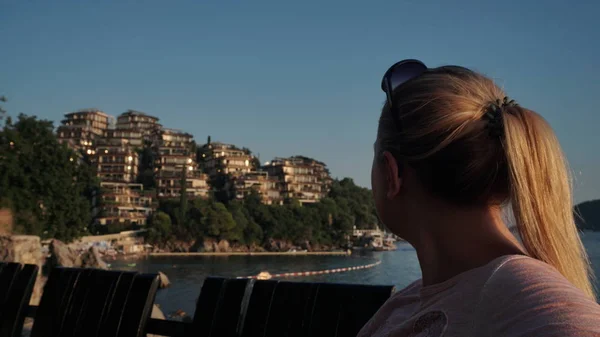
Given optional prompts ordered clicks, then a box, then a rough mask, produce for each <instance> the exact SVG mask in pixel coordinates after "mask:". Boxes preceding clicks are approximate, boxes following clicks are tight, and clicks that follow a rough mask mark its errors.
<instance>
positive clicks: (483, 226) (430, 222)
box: [410, 205, 525, 286]
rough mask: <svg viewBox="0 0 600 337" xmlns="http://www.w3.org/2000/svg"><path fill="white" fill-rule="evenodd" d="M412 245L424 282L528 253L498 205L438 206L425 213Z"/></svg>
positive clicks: (448, 276)
mask: <svg viewBox="0 0 600 337" xmlns="http://www.w3.org/2000/svg"><path fill="white" fill-rule="evenodd" d="M421 214H427V215H426V216H422V217H419V218H418V220H416V221H418V222H419V223H418V224H414V225H411V227H412V228H419V230H418V232H417V233H415V234H416V235H414V237H413V239H412V240H410V241H411V244H413V246H414V247H415V249H416V251H417V256H418V258H419V264H420V265H421V271H422V275H423V285H424V286H428V285H432V284H436V283H440V282H443V281H446V280H448V279H450V278H452V277H454V276H456V275H458V274H460V273H463V272H465V271H467V270H471V269H474V268H477V267H480V266H483V265H485V264H487V263H489V262H490V261H492V260H494V259H496V258H498V257H500V256H503V255H511V254H525V252H524V250H523V249H522V248H521V247H520V245H519V243H518V241H517V240H516V238H515V237H514V236H513V235H512V234H511V233H510V231H509V230H508V228H507V227H506V225H505V224H504V223H503V221H502V217H501V213H500V209H499V208H497V207H481V208H471V209H460V208H456V207H453V206H447V205H443V206H442V205H439V206H438V207H436V210H435V212H431V211H429V212H423V213H421Z"/></svg>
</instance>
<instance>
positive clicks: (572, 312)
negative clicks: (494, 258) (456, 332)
mask: <svg viewBox="0 0 600 337" xmlns="http://www.w3.org/2000/svg"><path fill="white" fill-rule="evenodd" d="M477 306H478V308H477V310H476V312H477V315H478V318H477V325H478V327H479V330H478V331H480V332H484V331H485V332H487V333H488V334H489V333H492V334H493V333H500V332H502V333H504V334H505V335H508V336H513V335H514V336H529V335H531V336H533V335H542V334H543V335H544V336H546V335H548V334H550V335H557V336H558V335H564V336H572V335H577V336H579V335H582V334H583V335H588V333H590V335H592V336H600V305H598V303H596V302H595V301H594V300H592V299H590V298H588V297H587V296H586V295H585V294H584V293H583V292H582V291H581V290H579V289H578V288H576V287H575V286H573V285H572V284H571V283H570V282H569V281H568V280H567V279H565V278H564V277H563V276H562V275H561V274H560V273H559V272H558V271H557V270H556V269H555V268H554V267H552V266H550V265H548V264H546V263H544V262H542V261H539V260H536V259H533V258H530V257H526V256H519V257H512V258H510V259H506V260H505V261H503V262H502V263H501V264H500V265H498V266H497V267H496V268H495V270H494V271H493V273H492V274H491V275H490V277H489V278H488V280H487V282H486V283H485V285H484V287H483V289H482V291H481V295H480V299H479V302H478V304H477ZM509 332H510V333H509Z"/></svg>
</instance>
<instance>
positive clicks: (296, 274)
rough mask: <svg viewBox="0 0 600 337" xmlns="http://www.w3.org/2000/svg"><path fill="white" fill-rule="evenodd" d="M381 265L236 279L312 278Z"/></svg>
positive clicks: (263, 273)
mask: <svg viewBox="0 0 600 337" xmlns="http://www.w3.org/2000/svg"><path fill="white" fill-rule="evenodd" d="M379 264H381V261H377V262H375V263H371V264H365V265H361V266H355V267H347V268H336V269H326V270H315V271H301V272H293V273H281V274H270V273H269V272H267V271H263V272H260V273H259V274H258V275H252V276H238V277H237V278H238V279H243V278H250V279H258V280H268V279H271V278H281V277H299V276H313V275H323V274H334V273H343V272H347V271H354V270H361V269H368V268H373V267H375V266H377V265H379Z"/></svg>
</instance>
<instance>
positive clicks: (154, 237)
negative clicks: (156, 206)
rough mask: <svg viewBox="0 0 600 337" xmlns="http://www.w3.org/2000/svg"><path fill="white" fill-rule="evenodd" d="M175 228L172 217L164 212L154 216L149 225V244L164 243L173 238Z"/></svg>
mask: <svg viewBox="0 0 600 337" xmlns="http://www.w3.org/2000/svg"><path fill="white" fill-rule="evenodd" d="M172 234H173V227H172V223H171V217H170V216H169V215H168V214H167V213H164V212H160V211H158V212H156V213H154V214H152V217H151V218H150V222H149V224H148V234H147V240H148V242H149V243H153V244H156V243H164V242H166V241H168V240H169V239H170V238H171V235H172Z"/></svg>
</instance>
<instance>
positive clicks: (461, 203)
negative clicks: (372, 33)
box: [359, 60, 600, 337]
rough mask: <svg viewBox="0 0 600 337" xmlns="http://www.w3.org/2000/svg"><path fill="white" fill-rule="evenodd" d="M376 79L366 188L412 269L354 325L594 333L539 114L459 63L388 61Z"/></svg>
mask: <svg viewBox="0 0 600 337" xmlns="http://www.w3.org/2000/svg"><path fill="white" fill-rule="evenodd" d="M382 88H383V90H384V91H385V92H386V94H387V103H386V104H385V106H384V108H383V112H382V114H381V118H380V120H379V129H378V135H377V141H376V142H375V158H374V161H373V168H372V186H373V194H374V197H375V202H376V205H377V212H378V214H379V217H380V219H381V221H382V222H383V223H384V224H385V225H386V226H387V227H388V228H389V229H390V230H391V231H392V232H394V233H395V234H397V235H399V236H400V237H402V238H404V239H406V240H407V241H408V242H410V244H411V245H413V246H414V247H415V249H416V251H417V255H418V258H419V263H420V266H421V271H422V280H419V281H416V282H414V283H413V284H411V285H409V286H408V287H406V288H405V289H403V290H402V291H399V292H398V293H396V294H395V295H394V296H392V298H390V300H388V301H387V302H386V303H385V304H384V305H383V307H382V308H381V309H380V310H379V312H378V313H377V314H376V315H375V316H374V317H373V318H372V319H371V320H370V321H369V322H368V323H367V324H366V325H365V327H363V329H362V331H361V332H360V334H359V336H423V337H424V336H428V337H441V336H444V337H448V336H600V306H599V305H598V304H597V303H596V301H595V295H594V288H593V286H592V280H591V279H592V273H591V272H590V266H589V263H588V259H587V256H586V252H585V249H584V247H583V245H582V243H581V240H580V238H579V235H578V232H577V229H576V227H575V223H574V219H573V211H572V210H573V204H572V195H571V186H570V180H569V174H568V169H567V166H566V163H565V159H564V156H563V154H562V152H561V149H560V146H559V143H558V141H557V139H556V137H555V135H554V133H553V131H552V129H551V128H550V126H549V125H548V123H546V121H545V120H544V119H543V118H542V117H541V116H540V115H538V114H537V113H535V112H533V111H532V110H529V109H526V108H524V107H521V106H519V105H517V104H516V103H515V102H514V101H512V100H510V99H509V98H507V97H506V95H505V94H504V92H503V91H502V90H501V89H500V88H499V87H498V86H496V85H495V84H494V83H493V81H492V80H490V79H489V78H487V77H484V76H482V75H480V74H478V73H476V72H473V71H471V70H469V69H466V68H462V67H456V66H446V67H440V68H434V69H428V68H427V67H426V66H425V65H424V64H423V63H421V62H419V61H417V60H405V61H401V62H399V63H397V64H395V65H394V66H392V67H391V68H390V69H389V70H388V72H387V73H386V74H385V76H384V79H383V83H382ZM504 205H510V206H511V208H512V213H513V215H514V218H515V220H516V228H517V230H518V233H519V236H520V239H521V242H519V241H518V240H517V239H516V238H515V237H514V236H513V235H512V234H511V231H510V230H509V229H508V228H507V226H506V224H505V223H504V222H503V217H502V206H504Z"/></svg>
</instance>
